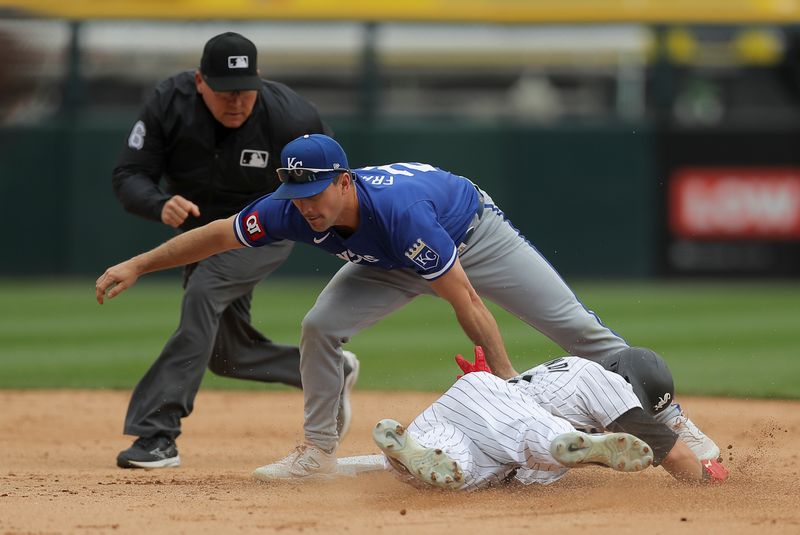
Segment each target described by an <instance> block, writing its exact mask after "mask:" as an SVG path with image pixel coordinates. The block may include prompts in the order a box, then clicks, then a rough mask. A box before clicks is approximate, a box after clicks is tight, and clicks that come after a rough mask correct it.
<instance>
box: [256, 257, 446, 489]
mask: <svg viewBox="0 0 800 535" xmlns="http://www.w3.org/2000/svg"><path fill="white" fill-rule="evenodd" d="M430 292H431V290H430V287H429V286H428V285H427V283H426V282H425V281H424V279H422V278H421V277H419V276H417V275H416V274H414V273H413V272H411V271H407V270H392V271H387V270H382V269H376V268H371V267H365V266H361V265H358V264H345V265H344V266H342V268H341V269H339V271H338V272H337V273H336V274H335V275H334V276H333V278H332V279H331V280H330V281H329V282H328V284H327V286H326V287H325V288H324V289H323V290H322V292H321V293H320V295H319V296H318V297H317V301H316V303H315V304H314V306H313V307H312V308H311V310H310V311H309V312H308V314H306V316H305V318H304V319H303V322H302V331H301V336H300V354H301V358H300V373H301V376H302V378H303V397H304V403H305V411H304V414H305V423H304V433H305V440H306V443H307V444H306V445H311V446H312V447H311V448H308V447H306V445H302V446H301V448H298V449H297V450H296V451H295V452H293V453H291V454H290V455H289V456H287V457H286V458H284V459H282V460H280V461H277V462H274V463H272V464H269V465H265V466H262V467H260V468H257V469H256V471H255V472H254V477H256V478H258V479H284V478H294V477H306V476H312V475H314V471H313V470H310V469H309V471H308V472H307V473H297V471H292V470H287V469H285V467H286V466H289V465H290V464H292V463H293V459H296V458H298V459H299V457H298V456H301V455H302V456H304V458H303V460H306V459H305V457H307V456H308V455H309V453H308V452H311V455H313V456H315V458H314V459H313V460H314V461H316V462H317V464H318V465H319V466H320V468H319V470H318V471H320V470H331V471H332V470H335V468H336V463H335V462H330V458H329V457H330V456H332V454H333V453H334V451H335V449H336V447H337V445H338V437H337V432H336V413H337V409H338V399H339V395H340V393H341V392H342V388H343V387H344V373H343V363H342V361H343V353H342V344H344V343H347V342H348V341H349V340H350V337H351V336H353V335H354V334H355V333H357V332H359V331H361V330H362V329H365V328H366V327H369V326H370V325H372V324H374V323H376V322H377V321H379V320H380V319H382V318H384V317H385V316H387V315H388V314H390V313H391V312H392V311H394V310H397V309H398V308H400V307H402V306H403V305H405V304H407V303H408V302H410V301H411V300H412V299H414V297H416V296H417V295H419V294H421V293H430ZM294 464H297V463H294ZM301 464H304V465H305V466H310V465H312V464H314V463H301Z"/></svg>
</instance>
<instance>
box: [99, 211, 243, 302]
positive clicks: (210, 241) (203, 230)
mask: <svg viewBox="0 0 800 535" xmlns="http://www.w3.org/2000/svg"><path fill="white" fill-rule="evenodd" d="M234 217H235V216H232V217H229V218H228V219H218V220H216V221H212V222H211V223H208V224H207V225H204V226H202V227H198V228H196V229H192V230H190V231H189V232H185V233H183V234H179V235H178V236H175V237H174V238H172V239H171V240H169V241H166V242H164V243H162V244H161V245H159V246H158V247H156V248H155V249H151V250H150V251H147V252H146V253H142V254H140V255H138V256H134V257H133V258H131V259H129V260H126V261H125V262H122V263H120V264H117V265H116V266H112V267H110V268H108V269H107V270H106V271H105V273H103V274H102V275H100V278H98V279H97V283H96V284H95V296H96V297H97V302H98V303H100V304H101V305H102V304H103V300H104V299H105V297H108V298H109V299H112V298H113V297H116V296H117V295H119V294H120V293H122V292H123V291H125V290H127V289H128V288H130V287H131V286H133V285H134V283H135V282H136V280H137V279H138V278H139V277H140V276H141V275H144V274H145V273H151V272H153V271H161V270H163V269H169V268H173V267H177V266H183V265H185V264H191V263H193V262H198V261H200V260H203V259H204V258H208V257H209V256H212V255H215V254H217V253H222V252H224V251H229V250H231V249H237V248H240V247H242V244H241V243H239V240H237V239H236V235H235V234H234V231H233V220H234ZM106 292H108V293H106Z"/></svg>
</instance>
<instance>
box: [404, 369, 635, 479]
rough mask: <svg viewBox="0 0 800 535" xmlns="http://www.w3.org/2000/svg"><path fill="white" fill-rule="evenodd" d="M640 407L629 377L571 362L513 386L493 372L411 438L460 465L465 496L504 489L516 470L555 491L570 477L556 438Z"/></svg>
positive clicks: (452, 394)
mask: <svg viewBox="0 0 800 535" xmlns="http://www.w3.org/2000/svg"><path fill="white" fill-rule="evenodd" d="M634 407H641V404H640V403H639V400H638V399H637V398H636V396H635V395H634V393H633V390H632V389H631V387H630V385H628V383H626V382H625V380H624V379H623V378H622V377H620V376H619V375H617V374H615V373H612V372H609V371H607V370H605V369H604V368H603V367H602V366H600V365H599V364H597V363H595V362H592V361H589V360H586V359H582V358H579V357H564V358H560V359H556V360H553V361H550V362H547V363H545V364H541V365H539V366H536V367H534V368H531V369H530V370H528V371H526V372H525V373H523V374H521V375H520V376H518V377H516V378H514V379H511V381H510V382H506V381H504V380H502V379H500V378H498V377H496V376H494V375H492V374H489V373H486V372H476V373H469V374H466V375H464V376H463V377H462V378H460V379H459V380H457V381H456V383H455V384H454V385H453V386H452V387H450V389H449V390H447V392H445V393H444V394H443V395H442V396H441V397H440V398H439V399H438V400H436V401H435V402H434V403H433V404H432V405H431V406H430V407H428V408H427V409H425V410H424V411H423V412H422V414H420V415H419V416H418V417H417V418H415V419H414V421H413V422H412V423H411V425H409V426H408V432H409V433H410V434H411V436H413V437H414V438H415V439H416V440H417V441H418V442H419V443H420V444H423V445H425V446H428V447H436V448H441V449H442V450H444V451H445V452H447V454H448V455H450V457H451V458H453V459H454V460H455V461H457V462H458V463H459V465H460V466H461V469H462V471H463V472H464V486H463V487H462V488H463V489H464V490H473V489H477V488H483V487H486V486H490V485H493V484H496V483H498V482H501V481H503V480H504V479H505V478H506V477H507V476H508V475H509V474H510V473H511V472H512V471H513V470H517V473H516V479H517V480H518V481H520V482H522V483H524V484H531V483H540V484H548V483H552V482H554V481H556V480H558V479H559V478H561V477H562V476H563V475H564V474H566V472H567V468H565V467H564V466H562V465H560V464H559V463H558V462H557V461H556V460H555V459H553V457H552V455H550V443H551V442H552V440H553V439H554V438H555V437H556V436H558V435H560V434H562V433H567V432H570V431H572V430H573V429H574V427H575V426H578V427H589V428H605V427H606V426H607V425H608V424H610V423H611V422H612V421H613V420H615V419H616V418H618V417H619V416H620V415H622V414H623V413H625V412H627V411H628V410H630V409H632V408H634Z"/></svg>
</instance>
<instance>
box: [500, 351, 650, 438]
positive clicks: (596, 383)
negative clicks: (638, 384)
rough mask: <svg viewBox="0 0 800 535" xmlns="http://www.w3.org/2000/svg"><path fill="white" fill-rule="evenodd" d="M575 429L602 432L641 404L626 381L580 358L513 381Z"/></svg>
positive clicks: (559, 361) (561, 361)
mask: <svg viewBox="0 0 800 535" xmlns="http://www.w3.org/2000/svg"><path fill="white" fill-rule="evenodd" d="M510 381H513V382H516V385H517V386H518V387H519V388H522V389H524V390H525V391H526V392H528V394H530V395H531V396H532V397H533V398H534V399H535V400H536V401H537V403H539V404H540V405H541V406H542V407H544V408H545V409H547V410H548V411H549V412H550V413H551V414H555V415H556V416H560V417H562V418H564V419H566V420H568V421H569V422H570V423H571V424H572V425H573V426H575V427H576V428H580V429H584V428H588V429H592V428H595V429H600V430H603V429H605V428H606V427H608V424H610V423H611V422H613V421H614V420H616V419H617V418H619V417H620V416H621V415H622V414H624V413H626V412H628V411H629V410H631V409H633V408H634V407H641V406H642V404H641V402H640V401H639V399H638V398H637V397H636V394H634V393H633V388H632V387H631V385H630V384H628V382H627V381H625V379H624V378H623V377H622V376H621V375H619V374H616V373H613V372H610V371H608V370H606V369H605V368H603V367H602V366H601V365H600V364H598V363H596V362H593V361H591V360H587V359H584V358H580V357H560V358H557V359H554V360H551V361H549V362H545V363H544V364H540V365H538V366H535V367H533V368H531V369H530V370H528V371H526V372H523V373H521V374H520V375H518V376H517V377H514V378H513V379H510Z"/></svg>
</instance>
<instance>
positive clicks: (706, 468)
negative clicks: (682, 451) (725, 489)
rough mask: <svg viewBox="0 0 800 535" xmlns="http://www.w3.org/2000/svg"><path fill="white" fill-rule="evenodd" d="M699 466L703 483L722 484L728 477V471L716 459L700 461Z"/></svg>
mask: <svg viewBox="0 0 800 535" xmlns="http://www.w3.org/2000/svg"><path fill="white" fill-rule="evenodd" d="M700 464H701V465H702V466H703V481H705V482H707V483H722V482H723V481H725V480H726V479H728V476H729V475H730V472H729V471H728V469H727V468H725V467H724V466H723V465H722V463H721V462H719V461H717V460H716V459H712V460H707V461H700Z"/></svg>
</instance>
